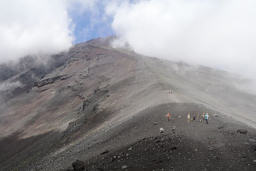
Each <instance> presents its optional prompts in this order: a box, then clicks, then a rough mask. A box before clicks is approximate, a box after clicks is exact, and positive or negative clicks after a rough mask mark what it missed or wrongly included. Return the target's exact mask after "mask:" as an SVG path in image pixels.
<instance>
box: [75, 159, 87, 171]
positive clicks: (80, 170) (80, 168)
mask: <svg viewBox="0 0 256 171" xmlns="http://www.w3.org/2000/svg"><path fill="white" fill-rule="evenodd" d="M72 166H73V169H74V171H85V163H84V162H83V161H80V160H76V161H75V162H73V163H72Z"/></svg>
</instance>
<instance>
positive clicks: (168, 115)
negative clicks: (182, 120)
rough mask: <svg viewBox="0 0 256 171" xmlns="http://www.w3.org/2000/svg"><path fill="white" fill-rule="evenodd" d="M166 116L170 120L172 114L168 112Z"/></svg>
mask: <svg viewBox="0 0 256 171" xmlns="http://www.w3.org/2000/svg"><path fill="white" fill-rule="evenodd" d="M166 117H167V119H168V121H170V119H171V114H170V113H169V112H168V113H167V115H166Z"/></svg>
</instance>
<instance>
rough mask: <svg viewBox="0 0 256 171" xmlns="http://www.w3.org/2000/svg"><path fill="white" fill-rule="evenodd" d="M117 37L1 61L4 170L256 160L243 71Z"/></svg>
mask: <svg viewBox="0 0 256 171" xmlns="http://www.w3.org/2000/svg"><path fill="white" fill-rule="evenodd" d="M111 40H112V38H99V39H94V40H91V41H88V42H85V43H80V44H77V45H75V46H74V47H72V48H71V49H70V50H69V51H68V52H65V53H60V54H57V55H54V56H52V57H50V58H49V60H48V62H46V63H44V64H41V63H38V61H37V60H36V59H34V58H33V57H26V58H24V59H23V60H22V61H21V62H20V63H18V64H15V65H14V64H13V65H11V66H10V65H1V66H0V81H1V84H0V94H1V105H0V108H1V110H0V130H1V133H0V166H1V168H0V170H5V171H6V170H19V171H20V170H45V171H49V170H89V171H91V170H111V171H112V170H132V171H135V170H138V171H141V170H255V169H256V138H255V137H256V132H255V127H256V116H255V110H256V106H255V104H256V96H255V95H254V94H252V93H249V92H246V91H244V90H242V89H240V88H238V85H239V84H240V83H241V82H243V80H242V79H239V78H237V77H236V76H234V75H232V74H229V73H227V72H224V71H220V70H215V69H211V68H208V67H204V66H191V65H188V64H186V63H182V62H173V61H168V60H162V59H158V58H152V57H146V56H142V55H139V54H136V53H135V52H133V51H129V50H126V49H115V48H112V47H111V46H109V42H110V41H111ZM168 113H169V114H168ZM206 113H208V114H209V120H208V121H209V123H208V124H207V123H206V122H205V114H206ZM167 114H168V115H167ZM166 115H167V116H168V119H167V117H166Z"/></svg>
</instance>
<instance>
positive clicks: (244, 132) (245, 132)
mask: <svg viewBox="0 0 256 171" xmlns="http://www.w3.org/2000/svg"><path fill="white" fill-rule="evenodd" d="M236 132H237V133H240V134H247V132H248V131H247V130H246V129H238V130H237V131H236Z"/></svg>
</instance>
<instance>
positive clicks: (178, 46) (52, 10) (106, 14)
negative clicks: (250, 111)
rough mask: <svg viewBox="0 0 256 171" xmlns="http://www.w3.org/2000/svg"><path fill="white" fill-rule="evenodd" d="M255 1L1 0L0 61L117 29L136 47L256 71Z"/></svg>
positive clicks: (60, 48)
mask: <svg viewBox="0 0 256 171" xmlns="http://www.w3.org/2000/svg"><path fill="white" fill-rule="evenodd" d="M255 9H256V1H254V0H204V1H203V0H137V1H136V0H133V1H131V0H130V1H129V0H108V1H107V0H36V1H35V0H8V1H5V0H0V62H3V61H7V60H10V59H17V58H19V57H21V56H24V55H28V54H34V55H37V54H39V55H41V54H52V53H58V52H60V51H63V50H66V49H68V48H69V47H70V46H71V45H72V44H74V43H77V42H82V41H86V40H89V39H91V38H95V37H103V36H107V35H112V34H116V35H117V36H118V37H119V39H118V40H116V41H115V42H114V43H113V45H114V46H121V45H122V44H124V43H125V42H127V43H129V44H130V46H131V47H132V48H133V49H134V50H135V51H136V52H138V53H142V54H144V55H149V56H156V57H160V58H166V59H171V60H176V61H185V62H188V63H192V64H201V65H207V66H210V67H215V68H221V69H225V70H229V71H232V72H236V73H240V74H242V75H246V76H251V77H254V76H255V75H256V67H254V66H255V65H256V58H255V56H256V48H255V45H256V43H255V40H256V22H255V18H256V10H255Z"/></svg>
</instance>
